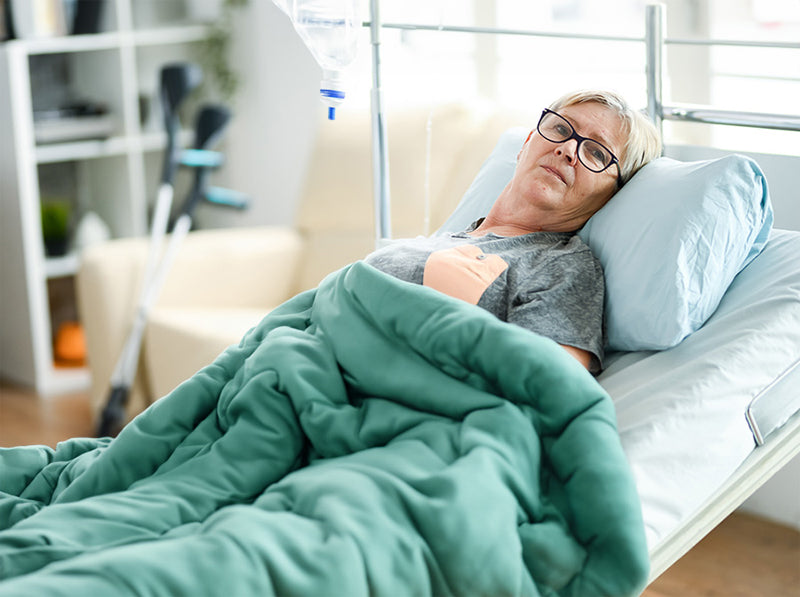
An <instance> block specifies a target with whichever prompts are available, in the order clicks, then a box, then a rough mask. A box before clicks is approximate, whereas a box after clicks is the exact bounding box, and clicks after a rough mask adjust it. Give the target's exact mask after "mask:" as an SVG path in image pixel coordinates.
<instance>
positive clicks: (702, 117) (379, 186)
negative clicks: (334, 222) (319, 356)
mask: <svg viewBox="0 0 800 597" xmlns="http://www.w3.org/2000/svg"><path fill="white" fill-rule="evenodd" d="M664 14H665V6H664V5H663V4H650V5H648V6H647V7H646V8H645V35H644V37H635V36H633V37H628V36H618V35H595V34H584V33H562V32H554V31H536V30H527V29H508V28H499V27H477V26H476V27H472V26H454V25H429V24H421V23H383V22H381V19H380V11H379V0H370V19H369V21H365V22H364V23H363V25H364V26H365V27H369V29H370V41H371V45H372V71H373V81H372V82H373V88H372V103H371V111H372V123H373V128H372V155H373V162H372V164H373V189H374V203H375V236H376V244H377V245H381V244H383V243H385V242H386V241H387V240H388V239H390V238H391V218H390V215H389V214H390V202H391V199H390V193H389V160H388V140H387V134H386V119H385V115H384V112H383V97H382V90H381V86H380V85H381V83H380V60H381V59H380V43H381V42H380V31H381V29H399V30H405V31H432V32H447V33H472V34H481V35H483V34H486V35H517V36H528V37H542V38H562V39H578V40H594V41H601V42H631V43H644V45H645V55H646V71H645V80H646V86H647V108H646V112H647V115H648V116H649V117H650V118H651V120H652V121H653V122H654V123H655V124H656V126H657V127H658V129H659V131H661V130H662V128H663V127H662V124H663V121H664V120H675V121H684V122H698V123H705V124H723V125H734V126H746V127H757V128H769V129H777V130H788V131H800V115H791V114H786V115H778V114H763V113H758V112H742V111H733V110H719V109H716V108H712V107H709V106H696V105H690V104H675V105H665V104H664V100H663V94H662V80H663V63H664V47H665V46H667V45H684V46H685V45H695V46H731V47H758V48H780V49H793V50H800V42H782V41H777V42H775V41H746V40H733V39H678V38H668V37H666V35H665V19H664Z"/></svg>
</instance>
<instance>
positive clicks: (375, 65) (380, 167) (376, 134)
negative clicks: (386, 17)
mask: <svg viewBox="0 0 800 597" xmlns="http://www.w3.org/2000/svg"><path fill="white" fill-rule="evenodd" d="M378 4H379V0H370V3H369V10H370V24H369V28H370V43H371V44H372V94H371V100H372V101H371V106H370V109H371V113H372V192H373V201H374V205H375V248H376V249H377V248H380V247H382V246H383V245H385V244H386V243H387V242H388V241H389V239H391V237H392V222H391V220H392V215H391V199H390V196H389V152H388V141H387V134H386V119H385V115H384V109H383V90H382V89H381V53H380V44H381V41H380V30H381V22H380V11H379V7H378Z"/></svg>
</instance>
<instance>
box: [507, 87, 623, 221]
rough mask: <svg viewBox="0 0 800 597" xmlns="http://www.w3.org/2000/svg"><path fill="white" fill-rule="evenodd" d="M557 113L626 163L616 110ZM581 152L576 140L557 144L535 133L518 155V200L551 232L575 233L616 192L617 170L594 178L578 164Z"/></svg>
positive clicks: (576, 108)
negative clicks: (533, 212) (544, 219)
mask: <svg viewBox="0 0 800 597" xmlns="http://www.w3.org/2000/svg"><path fill="white" fill-rule="evenodd" d="M558 113H559V114H561V116H563V117H564V118H566V119H567V120H568V121H569V122H570V124H571V125H572V127H573V128H574V129H575V131H576V132H577V133H578V134H579V135H581V136H583V137H589V138H591V139H594V140H596V141H599V142H600V143H602V144H603V145H605V146H606V147H607V148H608V149H610V150H611V151H612V152H613V154H614V155H615V156H617V158H618V159H620V160H621V159H623V157H624V156H623V155H622V151H623V149H624V137H623V135H622V130H621V129H622V121H621V120H620V118H619V117H618V116H617V114H616V112H614V111H613V110H612V109H610V108H607V107H606V106H604V105H602V104H599V103H597V102H585V103H581V104H575V105H572V106H567V107H565V108H561V109H559V110H558ZM577 148H578V141H577V140H576V139H570V140H569V141H566V142H564V143H553V142H551V141H548V140H547V139H545V138H543V137H542V136H541V135H540V134H539V133H538V132H537V131H536V130H535V129H534V130H533V131H532V132H531V134H530V135H529V136H528V139H527V140H526V141H525V144H524V145H523V148H522V150H521V151H520V154H519V160H518V163H517V169H516V171H515V173H514V180H513V181H512V186H513V188H514V190H515V195H516V196H517V197H519V198H520V199H521V201H522V202H523V203H524V204H528V205H529V206H530V207H532V208H534V209H535V210H536V212H537V213H538V216H537V217H539V218H541V215H542V214H546V215H547V216H548V217H547V218H546V221H547V223H548V225H547V229H549V230H555V231H558V230H563V231H571V230H577V229H578V228H580V227H581V226H582V225H583V224H584V223H585V222H586V220H588V219H589V218H590V217H591V216H592V214H594V213H595V212H596V211H597V210H598V209H600V208H601V207H603V205H605V203H606V202H607V201H608V200H609V199H610V198H611V196H612V195H613V194H614V192H615V191H616V190H617V166H616V165H612V166H611V167H609V168H607V169H606V170H604V171H603V172H592V171H591V170H589V169H588V168H586V167H585V166H583V164H581V163H580V162H579V160H578V156H577ZM521 207H523V209H524V206H521ZM523 213H524V212H523ZM521 215H522V214H521Z"/></svg>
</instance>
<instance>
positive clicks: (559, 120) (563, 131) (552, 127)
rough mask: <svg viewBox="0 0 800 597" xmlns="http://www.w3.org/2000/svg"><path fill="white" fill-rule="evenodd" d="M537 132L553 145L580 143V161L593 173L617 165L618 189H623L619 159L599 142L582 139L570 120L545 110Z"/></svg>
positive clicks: (586, 138) (537, 126) (578, 151)
mask: <svg viewBox="0 0 800 597" xmlns="http://www.w3.org/2000/svg"><path fill="white" fill-rule="evenodd" d="M536 130H537V131H539V134H540V135H541V136H542V137H544V138H545V139H547V140H548V141H550V142H551V143H566V142H567V141H569V140H570V139H575V140H576V141H577V142H578V148H577V153H578V161H579V162H580V163H581V164H583V165H584V166H585V167H586V168H587V169H588V170H591V171H592V172H604V171H605V170H607V169H608V168H610V167H611V166H612V165H613V164H616V165H617V187H622V171H621V170H620V167H619V160H618V159H617V157H616V156H615V155H614V154H613V153H612V152H611V150H610V149H608V147H606V146H605V145H603V144H602V143H600V142H599V141H595V140H594V139H589V138H588V137H582V136H581V135H579V134H578V133H576V132H575V128H574V127H573V126H572V125H571V124H570V122H569V120H567V119H566V118H564V117H563V116H561V114H559V113H558V112H553V111H552V110H548V109H545V110H544V111H543V112H542V117H541V118H539V124H537V125H536Z"/></svg>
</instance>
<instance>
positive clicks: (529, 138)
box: [517, 131, 534, 161]
mask: <svg viewBox="0 0 800 597" xmlns="http://www.w3.org/2000/svg"><path fill="white" fill-rule="evenodd" d="M533 133H534V131H531V132H530V133H528V136H527V137H525V143H523V144H522V147H521V148H520V150H519V153H518V154H517V161H519V156H521V155H522V150H523V149H525V146H526V145H527V144H528V141H530V140H531V137H533Z"/></svg>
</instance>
